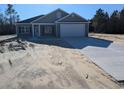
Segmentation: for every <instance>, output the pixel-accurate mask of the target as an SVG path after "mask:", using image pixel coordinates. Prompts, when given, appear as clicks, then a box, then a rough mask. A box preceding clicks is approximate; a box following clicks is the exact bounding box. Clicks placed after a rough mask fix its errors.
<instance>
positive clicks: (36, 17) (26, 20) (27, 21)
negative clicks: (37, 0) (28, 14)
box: [18, 15, 44, 23]
mask: <svg viewBox="0 0 124 93" xmlns="http://www.w3.org/2000/svg"><path fill="white" fill-rule="evenodd" d="M42 16H44V15H39V16H35V17H32V18H28V19H25V20H22V21H20V22H18V23H30V22H32V21H34V20H36V19H38V18H40V17H42Z"/></svg>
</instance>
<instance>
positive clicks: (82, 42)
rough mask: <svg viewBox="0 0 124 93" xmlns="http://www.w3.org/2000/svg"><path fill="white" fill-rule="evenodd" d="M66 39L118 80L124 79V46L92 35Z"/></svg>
mask: <svg viewBox="0 0 124 93" xmlns="http://www.w3.org/2000/svg"><path fill="white" fill-rule="evenodd" d="M64 40H65V41H67V42H68V43H69V44H70V45H72V46H73V47H74V48H76V49H78V50H79V51H80V52H81V53H83V54H86V55H87V56H88V57H89V58H90V59H91V60H92V61H93V62H94V63H95V64H97V65H98V66H99V67H101V68H102V69H103V70H104V71H106V72H107V73H108V74H110V75H111V76H112V77H114V78H115V79H116V80H117V81H123V80H124V46H121V45H118V44H115V43H113V42H112V41H106V40H102V39H96V38H92V37H89V38H64Z"/></svg>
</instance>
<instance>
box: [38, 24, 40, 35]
mask: <svg viewBox="0 0 124 93" xmlns="http://www.w3.org/2000/svg"><path fill="white" fill-rule="evenodd" d="M38 32H39V37H40V24H39V25H38Z"/></svg>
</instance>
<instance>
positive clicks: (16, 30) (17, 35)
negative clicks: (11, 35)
mask: <svg viewBox="0 0 124 93" xmlns="http://www.w3.org/2000/svg"><path fill="white" fill-rule="evenodd" d="M16 35H17V36H18V27H17V25H16Z"/></svg>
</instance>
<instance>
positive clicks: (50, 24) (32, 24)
mask: <svg viewBox="0 0 124 93" xmlns="http://www.w3.org/2000/svg"><path fill="white" fill-rule="evenodd" d="M32 25H55V23H32Z"/></svg>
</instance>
